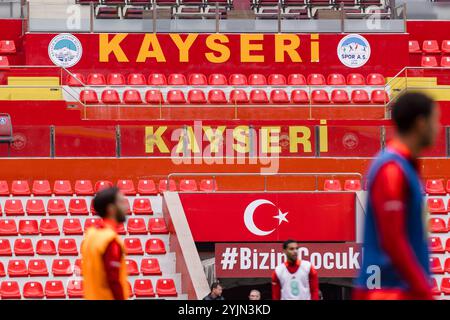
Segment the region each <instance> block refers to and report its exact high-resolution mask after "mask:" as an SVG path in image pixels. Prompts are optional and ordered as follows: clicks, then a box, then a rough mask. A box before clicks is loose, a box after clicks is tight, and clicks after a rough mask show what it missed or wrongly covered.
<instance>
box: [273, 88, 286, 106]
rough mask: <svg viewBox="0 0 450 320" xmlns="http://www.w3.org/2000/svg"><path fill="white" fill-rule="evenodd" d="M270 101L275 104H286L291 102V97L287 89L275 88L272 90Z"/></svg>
mask: <svg viewBox="0 0 450 320" xmlns="http://www.w3.org/2000/svg"><path fill="white" fill-rule="evenodd" d="M270 102H271V103H275V104H285V103H289V102H290V100H289V97H288V95H287V93H286V91H285V90H283V89H274V90H272V91H271V92H270Z"/></svg>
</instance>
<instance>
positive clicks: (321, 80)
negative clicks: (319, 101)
mask: <svg viewBox="0 0 450 320" xmlns="http://www.w3.org/2000/svg"><path fill="white" fill-rule="evenodd" d="M307 82H308V84H309V85H311V86H324V85H326V84H327V82H326V81H325V77H324V76H323V74H320V73H311V74H310V75H308V81H307Z"/></svg>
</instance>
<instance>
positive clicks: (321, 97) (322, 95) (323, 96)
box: [311, 89, 330, 104]
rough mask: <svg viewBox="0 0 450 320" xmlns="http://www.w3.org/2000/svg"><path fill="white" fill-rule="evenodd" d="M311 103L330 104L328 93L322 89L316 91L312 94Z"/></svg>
mask: <svg viewBox="0 0 450 320" xmlns="http://www.w3.org/2000/svg"><path fill="white" fill-rule="evenodd" d="M311 102H312V103H313V104H327V103H330V98H329V97H328V92H326V91H325V90H322V89H316V90H313V91H312V92H311Z"/></svg>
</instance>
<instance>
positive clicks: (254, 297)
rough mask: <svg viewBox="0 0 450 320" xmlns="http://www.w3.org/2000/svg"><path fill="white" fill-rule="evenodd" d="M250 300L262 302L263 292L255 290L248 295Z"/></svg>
mask: <svg viewBox="0 0 450 320" xmlns="http://www.w3.org/2000/svg"><path fill="white" fill-rule="evenodd" d="M248 300H261V292H259V290H255V289H253V290H252V291H250V294H249V295H248Z"/></svg>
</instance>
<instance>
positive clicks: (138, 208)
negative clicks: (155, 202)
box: [133, 198, 153, 215]
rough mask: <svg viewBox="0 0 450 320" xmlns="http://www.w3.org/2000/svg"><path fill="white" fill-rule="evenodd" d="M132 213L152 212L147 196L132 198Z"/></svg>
mask: <svg viewBox="0 0 450 320" xmlns="http://www.w3.org/2000/svg"><path fill="white" fill-rule="evenodd" d="M133 212H134V214H138V215H139V214H153V209H152V205H151V203H150V199H148V198H135V199H134V200H133Z"/></svg>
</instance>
